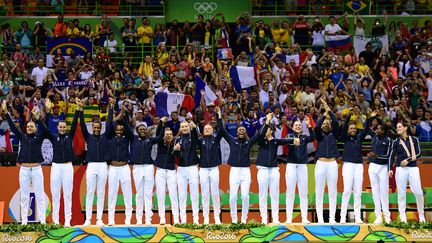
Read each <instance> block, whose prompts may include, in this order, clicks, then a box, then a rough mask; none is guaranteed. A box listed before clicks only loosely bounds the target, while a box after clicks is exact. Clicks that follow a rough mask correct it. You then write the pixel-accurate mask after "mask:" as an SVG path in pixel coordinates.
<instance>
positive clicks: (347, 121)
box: [333, 113, 351, 142]
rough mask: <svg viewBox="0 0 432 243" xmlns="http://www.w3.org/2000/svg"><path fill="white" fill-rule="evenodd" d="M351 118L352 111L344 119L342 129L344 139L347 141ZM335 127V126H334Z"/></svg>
mask: <svg viewBox="0 0 432 243" xmlns="http://www.w3.org/2000/svg"><path fill="white" fill-rule="evenodd" d="M350 120H351V113H349V114H348V115H347V117H346V118H345V121H344V125H343V129H342V141H343V142H345V141H346V140H347V139H348V128H349V122H350ZM333 129H334V128H333Z"/></svg>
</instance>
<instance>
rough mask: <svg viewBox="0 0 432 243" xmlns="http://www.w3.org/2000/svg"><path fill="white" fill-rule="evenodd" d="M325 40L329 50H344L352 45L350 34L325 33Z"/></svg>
mask: <svg viewBox="0 0 432 243" xmlns="http://www.w3.org/2000/svg"><path fill="white" fill-rule="evenodd" d="M325 40H326V47H327V49H328V50H329V51H335V50H341V51H344V50H349V49H350V48H351V47H352V41H351V36H349V35H326V37H325Z"/></svg>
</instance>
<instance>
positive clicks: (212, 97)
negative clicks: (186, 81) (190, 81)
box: [195, 75, 218, 108]
mask: <svg viewBox="0 0 432 243" xmlns="http://www.w3.org/2000/svg"><path fill="white" fill-rule="evenodd" d="M195 81H196V88H195V108H196V107H199V105H200V101H201V90H204V100H205V104H206V106H207V105H209V104H210V103H213V104H214V105H218V98H217V96H216V94H215V93H214V92H213V90H211V88H210V87H209V86H208V85H207V84H206V82H204V80H202V78H201V77H200V76H198V75H197V76H196V77H195Z"/></svg>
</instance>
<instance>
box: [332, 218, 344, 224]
mask: <svg viewBox="0 0 432 243" xmlns="http://www.w3.org/2000/svg"><path fill="white" fill-rule="evenodd" d="M330 223H331V220H330ZM339 223H340V224H346V219H345V218H341V220H340V221H339ZM331 224H332V223H331Z"/></svg>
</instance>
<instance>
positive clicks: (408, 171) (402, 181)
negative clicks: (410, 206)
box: [396, 167, 424, 220]
mask: <svg viewBox="0 0 432 243" xmlns="http://www.w3.org/2000/svg"><path fill="white" fill-rule="evenodd" d="M408 181H409V185H410V188H411V191H412V192H413V193H414V196H415V198H416V203H417V211H418V213H419V215H420V216H424V197H423V190H422V186H421V182H420V171H419V168H418V167H397V168H396V186H397V190H398V206H399V217H400V218H401V220H402V219H404V220H406V213H405V210H406V186H407V182H408Z"/></svg>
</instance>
